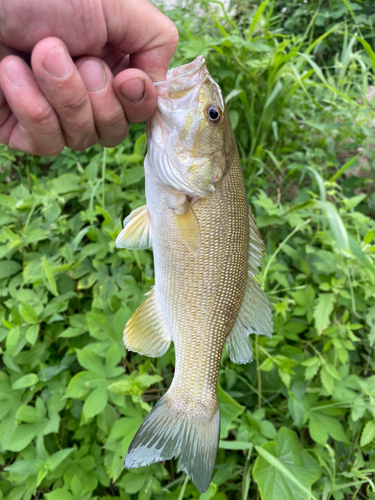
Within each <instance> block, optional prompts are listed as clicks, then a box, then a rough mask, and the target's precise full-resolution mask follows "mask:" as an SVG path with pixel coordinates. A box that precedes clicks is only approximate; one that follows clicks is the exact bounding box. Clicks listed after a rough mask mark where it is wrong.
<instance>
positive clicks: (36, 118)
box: [30, 106, 55, 131]
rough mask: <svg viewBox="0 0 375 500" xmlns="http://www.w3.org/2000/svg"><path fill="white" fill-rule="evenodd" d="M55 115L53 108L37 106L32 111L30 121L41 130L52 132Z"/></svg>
mask: <svg viewBox="0 0 375 500" xmlns="http://www.w3.org/2000/svg"><path fill="white" fill-rule="evenodd" d="M54 118H55V114H54V111H53V109H52V108H51V106H35V107H34V108H33V110H32V116H31V117H30V120H31V121H32V122H33V124H34V125H35V126H37V127H38V128H41V129H44V128H45V129H48V130H49V131H50V130H51V126H52V125H53V122H54V121H55V120H54Z"/></svg>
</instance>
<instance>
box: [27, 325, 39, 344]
mask: <svg viewBox="0 0 375 500" xmlns="http://www.w3.org/2000/svg"><path fill="white" fill-rule="evenodd" d="M38 334H39V325H31V326H29V328H28V329H27V332H26V340H27V341H28V342H29V344H31V345H35V343H36V341H37V340H38Z"/></svg>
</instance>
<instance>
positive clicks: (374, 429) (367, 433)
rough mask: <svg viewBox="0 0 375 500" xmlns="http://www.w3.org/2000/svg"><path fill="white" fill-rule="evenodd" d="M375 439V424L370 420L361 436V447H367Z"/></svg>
mask: <svg viewBox="0 0 375 500" xmlns="http://www.w3.org/2000/svg"><path fill="white" fill-rule="evenodd" d="M374 439H375V422H374V421H373V420H370V421H369V422H367V424H366V425H365V427H364V429H363V432H362V436H361V446H367V445H368V444H370V443H371V441H373V440H374Z"/></svg>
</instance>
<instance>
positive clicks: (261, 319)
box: [226, 277, 273, 364]
mask: <svg viewBox="0 0 375 500" xmlns="http://www.w3.org/2000/svg"><path fill="white" fill-rule="evenodd" d="M272 331H273V320H272V311H271V306H270V303H269V300H268V297H267V295H266V294H265V293H264V291H263V290H262V289H261V288H260V286H259V285H258V283H256V282H255V281H254V279H253V278H252V277H250V278H248V279H247V281H246V286H245V293H244V297H243V299H242V303H241V307H240V310H239V311H238V316H237V319H236V321H235V323H234V326H233V329H232V331H231V333H230V335H229V336H228V338H227V341H226V342H227V351H228V355H229V358H230V359H231V360H232V361H233V362H234V363H238V364H245V363H249V362H250V361H252V359H253V353H252V350H251V347H250V343H249V339H248V336H249V334H250V333H255V334H256V335H266V336H267V337H268V338H272Z"/></svg>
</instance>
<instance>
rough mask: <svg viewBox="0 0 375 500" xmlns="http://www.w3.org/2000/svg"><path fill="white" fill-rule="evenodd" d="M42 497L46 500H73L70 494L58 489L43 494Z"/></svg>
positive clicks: (65, 490)
mask: <svg viewBox="0 0 375 500" xmlns="http://www.w3.org/2000/svg"><path fill="white" fill-rule="evenodd" d="M44 496H45V497H46V498H47V500H75V499H74V497H73V496H72V495H71V493H69V491H68V490H67V489H65V488H58V489H56V490H53V491H51V493H45V494H44Z"/></svg>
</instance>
